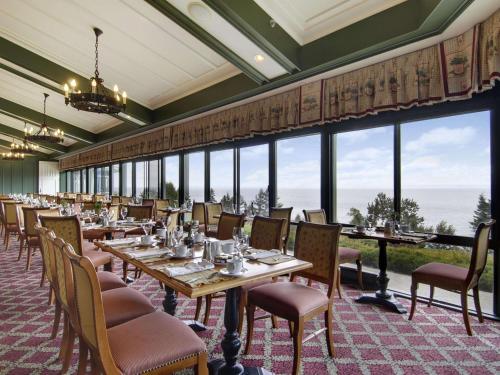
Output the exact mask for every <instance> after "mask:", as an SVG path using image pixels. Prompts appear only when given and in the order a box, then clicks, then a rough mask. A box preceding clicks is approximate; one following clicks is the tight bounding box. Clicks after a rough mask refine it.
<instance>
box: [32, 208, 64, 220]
mask: <svg viewBox="0 0 500 375" xmlns="http://www.w3.org/2000/svg"><path fill="white" fill-rule="evenodd" d="M35 215H36V217H37V220H38V222H40V217H41V216H61V213H60V212H59V208H49V209H45V208H39V209H38V210H35Z"/></svg>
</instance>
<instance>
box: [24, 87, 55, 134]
mask: <svg viewBox="0 0 500 375" xmlns="http://www.w3.org/2000/svg"><path fill="white" fill-rule="evenodd" d="M43 96H44V99H43V122H42V124H41V125H40V130H39V131H37V132H36V133H34V129H33V127H32V126H30V128H29V129H28V127H27V126H26V124H25V125H24V139H25V141H31V142H48V143H62V142H63V141H64V132H63V131H62V130H59V129H57V130H56V131H51V130H50V129H49V127H48V126H47V111H46V110H47V98H48V97H49V94H47V93H44V94H43Z"/></svg>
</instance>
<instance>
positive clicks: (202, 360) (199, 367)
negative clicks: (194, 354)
mask: <svg viewBox="0 0 500 375" xmlns="http://www.w3.org/2000/svg"><path fill="white" fill-rule="evenodd" d="M207 359H208V358H207V353H200V354H198V363H197V364H196V366H195V367H194V373H195V375H208V367H207Z"/></svg>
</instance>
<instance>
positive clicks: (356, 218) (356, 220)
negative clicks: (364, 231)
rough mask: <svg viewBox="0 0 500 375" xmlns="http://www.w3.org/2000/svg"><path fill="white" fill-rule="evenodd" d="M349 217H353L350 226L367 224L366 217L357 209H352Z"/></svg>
mask: <svg viewBox="0 0 500 375" xmlns="http://www.w3.org/2000/svg"><path fill="white" fill-rule="evenodd" d="M348 215H349V216H350V217H351V221H350V224H354V225H363V224H364V222H365V217H364V216H363V214H362V213H361V211H360V210H358V209H357V208H354V207H351V209H350V210H349V213H348Z"/></svg>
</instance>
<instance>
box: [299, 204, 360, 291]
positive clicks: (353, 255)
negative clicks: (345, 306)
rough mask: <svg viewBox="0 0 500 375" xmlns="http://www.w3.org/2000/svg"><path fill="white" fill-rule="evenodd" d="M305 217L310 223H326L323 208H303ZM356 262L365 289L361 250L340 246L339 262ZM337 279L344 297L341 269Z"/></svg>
mask: <svg viewBox="0 0 500 375" xmlns="http://www.w3.org/2000/svg"><path fill="white" fill-rule="evenodd" d="M303 212H304V218H305V220H306V221H308V222H310V223H316V224H326V223H327V220H326V214H325V211H324V210H323V209H320V210H303ZM353 262H355V263H356V268H357V277H358V286H359V287H360V289H363V264H362V262H361V251H359V250H357V249H352V248H350V247H343V246H341V247H339V264H344V263H353ZM337 275H338V280H337V293H338V294H339V298H342V292H341V289H340V271H339V272H338V274H337Z"/></svg>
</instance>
